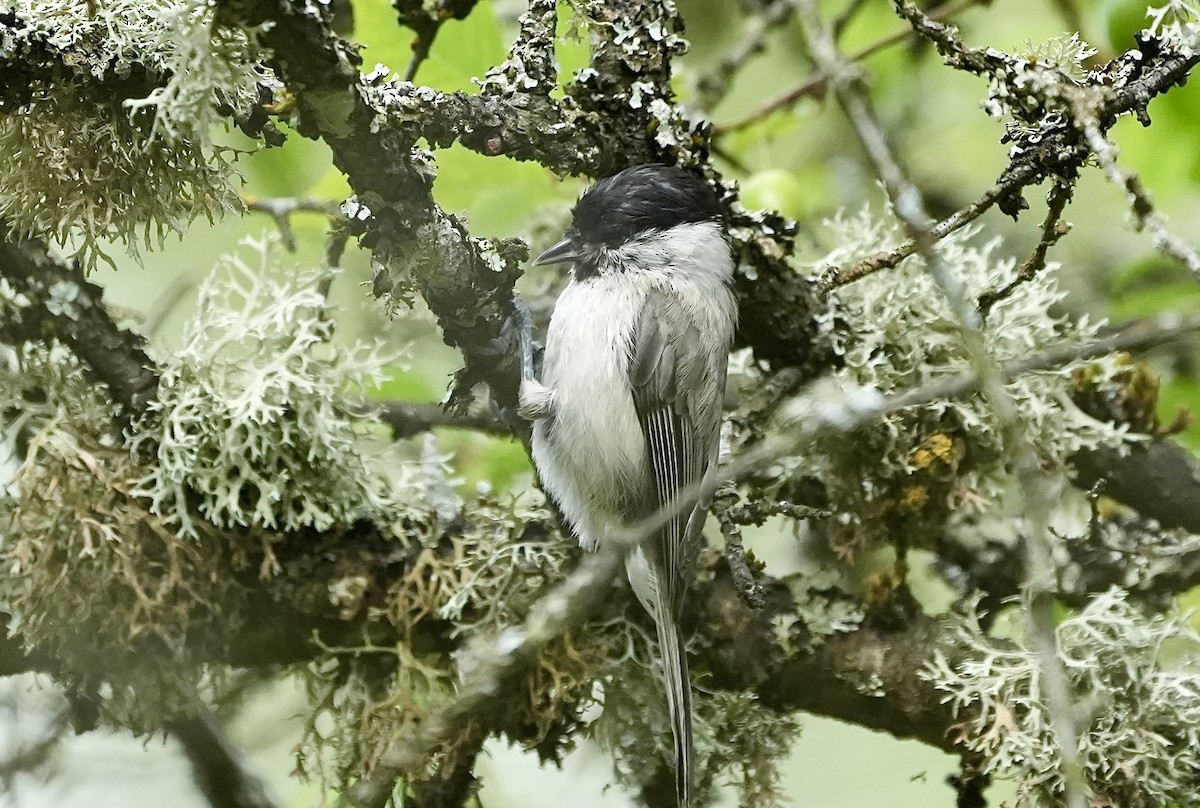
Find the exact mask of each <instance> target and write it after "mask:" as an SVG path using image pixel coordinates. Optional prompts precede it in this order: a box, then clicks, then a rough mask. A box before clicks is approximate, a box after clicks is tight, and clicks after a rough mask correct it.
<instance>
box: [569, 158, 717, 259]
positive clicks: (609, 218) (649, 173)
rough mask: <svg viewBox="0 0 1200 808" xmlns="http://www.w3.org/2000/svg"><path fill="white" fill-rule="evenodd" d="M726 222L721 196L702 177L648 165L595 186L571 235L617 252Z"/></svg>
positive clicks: (583, 200)
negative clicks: (658, 236)
mask: <svg viewBox="0 0 1200 808" xmlns="http://www.w3.org/2000/svg"><path fill="white" fill-rule="evenodd" d="M723 216H724V212H723V210H722V208H721V202H720V200H719V199H717V195H716V194H715V193H713V190H712V188H710V187H709V185H708V183H706V182H705V181H704V180H703V179H701V178H700V177H699V176H698V175H696V174H692V173H691V172H688V171H684V170H682V169H679V168H674V167H672V166H662V165H654V164H646V165H639V166H633V167H632V168H627V169H625V170H624V171H622V172H620V173H619V174H614V175H613V176H611V177H606V178H605V179H602V180H600V181H599V182H597V183H596V184H595V185H593V186H592V187H591V188H590V189H589V190H588V191H587V192H586V193H585V194H584V195H583V196H581V197H580V198H579V201H578V202H577V203H576V204H575V210H574V213H573V222H572V230H573V231H574V233H575V234H576V237H577V238H578V240H579V241H582V242H583V243H585V244H592V245H601V244H603V245H605V246H607V247H616V246H618V245H620V244H624V243H625V242H626V241H628V240H629V239H631V238H633V237H634V236H637V235H639V234H640V233H644V232H646V231H649V230H668V229H670V228H672V227H674V226H675V225H678V224H687V223H690V222H707V221H719V220H721V218H722V217H723Z"/></svg>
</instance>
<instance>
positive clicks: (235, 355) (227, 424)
mask: <svg viewBox="0 0 1200 808" xmlns="http://www.w3.org/2000/svg"><path fill="white" fill-rule="evenodd" d="M272 243H273V242H272V240H265V241H255V240H252V239H251V240H247V241H245V242H243V245H242V246H243V249H242V253H241V254H235V255H231V256H227V257H226V258H224V259H222V262H221V266H219V267H218V271H217V272H216V273H215V274H214V275H213V276H212V278H210V280H208V281H207V282H206V283H205V285H204V286H203V288H202V290H201V292H200V299H199V303H198V306H197V310H196V313H195V315H194V316H193V317H192V319H191V321H190V322H189V323H188V325H187V326H186V327H185V330H184V334H183V337H182V339H183V344H182V345H181V347H180V348H179V350H178V351H176V352H175V353H174V354H173V355H172V356H171V357H169V358H168V359H167V360H166V361H165V362H164V363H163V366H162V368H161V381H160V383H159V388H158V399H157V400H156V401H155V402H154V403H153V404H152V405H151V407H150V413H149V415H148V416H147V418H146V419H144V420H143V422H142V423H140V424H139V425H138V426H137V428H136V430H135V436H136V437H135V438H134V441H133V443H134V448H135V449H137V450H145V449H146V447H150V448H151V449H152V450H153V452H154V453H155V455H156V458H157V464H156V465H155V466H154V468H153V469H152V470H151V471H150V472H149V473H148V474H147V475H145V477H143V478H142V480H141V481H140V482H139V484H138V489H137V493H138V494H140V495H141V496H144V497H146V498H147V499H148V501H149V507H150V510H151V511H152V512H153V513H154V514H156V515H160V516H162V518H163V519H164V521H166V522H167V523H168V524H170V525H173V526H175V527H176V528H177V529H178V530H179V532H180V533H181V534H183V535H194V534H195V532H196V528H195V525H194V524H193V520H192V517H191V512H190V509H191V507H192V503H193V502H194V503H195V507H197V508H198V509H199V511H200V513H201V514H203V516H204V517H205V518H206V519H207V520H208V521H209V522H211V523H212V524H214V525H217V526H220V527H233V526H243V527H259V528H269V529H275V528H279V529H284V530H289V531H292V530H298V529H300V528H305V527H313V528H316V529H318V530H325V529H327V528H329V527H330V526H332V525H335V524H337V525H348V524H350V523H353V522H355V521H356V520H359V519H371V520H375V521H386V520H387V519H388V518H389V517H390V507H389V506H390V505H391V500H390V498H389V485H388V482H387V479H386V477H385V475H384V474H383V473H382V470H380V469H376V468H374V467H373V466H372V464H371V462H370V461H369V459H368V458H367V457H366V456H365V453H366V445H365V442H364V440H363V439H364V437H365V435H364V431H365V430H366V429H367V425H366V423H365V419H364V416H365V413H364V412H363V411H362V409H363V408H362V406H361V405H360V404H359V400H360V398H361V393H362V392H363V390H364V388H365V387H366V386H367V385H369V384H372V383H374V382H378V381H379V380H380V379H381V375H382V373H383V370H384V366H385V363H386V359H385V358H384V357H383V356H382V355H381V354H380V352H379V351H378V349H377V348H375V347H371V346H363V345H359V346H356V347H353V348H345V347H341V346H338V345H336V344H335V343H334V342H333V341H332V338H333V332H334V324H333V321H332V319H331V318H330V316H329V312H328V304H327V302H326V299H325V297H324V295H323V294H322V292H321V291H320V289H319V280H320V278H319V275H317V274H314V273H299V274H293V275H291V276H289V277H288V278H286V279H281V280H275V279H272V278H271V277H270V270H271V267H272V255H271V249H272ZM249 262H254V263H255V265H254V266H252V265H251V264H250V263H249ZM356 394H358V395H357V396H356Z"/></svg>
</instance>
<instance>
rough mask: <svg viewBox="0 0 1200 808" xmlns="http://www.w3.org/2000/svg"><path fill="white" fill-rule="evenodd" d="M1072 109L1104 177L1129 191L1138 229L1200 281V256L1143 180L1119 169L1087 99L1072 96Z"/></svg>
mask: <svg viewBox="0 0 1200 808" xmlns="http://www.w3.org/2000/svg"><path fill="white" fill-rule="evenodd" d="M1071 106H1072V109H1073V111H1074V113H1075V119H1076V120H1077V121H1078V122H1079V124H1080V125H1081V126H1082V128H1083V136H1084V138H1086V139H1087V143H1088V147H1089V148H1091V150H1092V152H1093V153H1094V154H1095V155H1096V160H1097V161H1098V162H1099V163H1100V167H1101V168H1102V169H1104V175H1105V176H1106V177H1108V180H1109V182H1111V183H1112V184H1113V185H1116V186H1117V187H1118V188H1121V189H1122V190H1124V191H1125V194H1126V196H1127V198H1128V200H1129V209H1130V211H1131V212H1132V214H1133V222H1134V227H1135V229H1137V230H1138V231H1141V230H1148V231H1150V237H1151V238H1152V239H1153V241H1154V246H1155V248H1157V249H1158V251H1159V252H1161V253H1162V254H1163V255H1165V256H1167V257H1168V258H1174V259H1175V260H1176V261H1178V262H1180V263H1181V264H1183V265H1184V266H1185V267H1187V269H1188V271H1189V272H1190V273H1192V277H1193V278H1195V279H1196V280H1200V255H1198V254H1197V253H1196V250H1195V249H1194V248H1193V247H1192V246H1191V245H1189V244H1188V243H1187V242H1186V241H1184V240H1183V239H1182V238H1180V237H1179V236H1177V235H1175V234H1174V233H1172V232H1171V231H1169V230H1168V229H1167V223H1166V221H1165V220H1164V219H1163V216H1162V214H1161V213H1159V212H1158V211H1157V210H1155V208H1154V202H1153V200H1151V199H1150V193H1149V191H1147V190H1146V188H1145V186H1144V185H1142V180H1141V178H1140V177H1138V175H1137V174H1135V173H1133V172H1131V171H1126V170H1125V169H1123V168H1121V166H1119V165H1117V147H1116V146H1115V145H1113V143H1112V141H1110V140H1109V139H1108V138H1106V137H1105V136H1104V133H1103V132H1101V131H1100V124H1099V122H1098V121H1097V120H1096V114H1095V112H1094V111H1093V110H1092V107H1091V105H1090V104H1089V103H1088V101H1087V99H1086V98H1085V96H1084V95H1083V94H1082V93H1072V95H1071Z"/></svg>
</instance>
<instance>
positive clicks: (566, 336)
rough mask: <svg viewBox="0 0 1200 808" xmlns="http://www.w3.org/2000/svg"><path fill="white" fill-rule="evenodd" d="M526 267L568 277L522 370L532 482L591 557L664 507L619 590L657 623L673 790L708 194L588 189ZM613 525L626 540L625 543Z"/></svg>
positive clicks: (726, 265) (701, 379)
mask: <svg viewBox="0 0 1200 808" xmlns="http://www.w3.org/2000/svg"><path fill="white" fill-rule="evenodd" d="M534 263H535V265H553V264H567V265H569V267H570V280H569V282H568V283H567V285H566V287H565V288H564V289H563V291H562V292H561V294H560V295H559V297H558V299H557V301H556V302H555V306H554V311H553V313H552V315H551V318H550V324H549V327H548V329H547V333H546V338H545V345H544V353H543V359H542V368H541V378H540V379H538V378H535V377H534V374H533V371H532V362H531V361H524V362H523V365H522V367H523V371H522V376H523V378H522V381H521V386H520V392H519V408H518V412H519V413H520V414H521V415H522V416H523V417H525V418H527V419H529V420H530V421H532V437H531V455H532V458H533V462H534V466H535V468H536V469H537V473H538V477H539V479H540V481H541V485H542V488H543V489H544V490H545V491H546V492H547V493H548V494H549V496H550V497H551V498H552V499H553V501H554V502H555V503H556V504H557V506H558V508H559V510H560V512H561V513H562V515H563V518H564V519H565V521H566V522H567V523H568V525H569V527H570V528H571V531H572V532H573V533H574V535H575V537H576V538H577V539H578V541H579V542H580V544H581V545H582V546H583V547H584V548H585V549H589V550H594V549H597V548H598V547H600V546H603V545H604V544H605V542H606V541H617V540H618V538H617V537H618V536H622V535H628V531H629V530H630V529H631V527H632V526H633V525H636V524H637V523H638V522H639V521H643V520H647V519H651V518H652V517H654V516H656V515H657V516H660V517H661V516H662V515H663V514H664V513H665V512H667V511H669V512H670V513H671V515H670V517H669V518H665V519H661V518H660V519H659V522H660V526H659V527H658V528H657V529H656V530H655V531H654V533H653V535H651V536H648V537H646V538H645V540H643V541H642V542H640V543H639V544H636V546H634V547H633V549H631V550H629V552H628V555H627V556H626V558H625V569H626V574H627V577H628V578H629V582H630V585H631V588H632V589H633V591H634V593H635V595H636V596H637V598H638V600H639V601H640V602H641V604H642V606H643V607H644V608H645V609H646V610H647V611H648V612H649V613H650V615H651V616H652V617H653V618H654V622H655V625H656V628H657V639H658V650H659V655H660V660H661V663H662V675H663V680H664V684H665V689H666V700H667V707H668V712H669V715H670V720H671V726H672V735H673V746H674V772H675V791H676V797H677V801H678V804H679V806H681V808H691V806H692V804H693V792H694V790H695V772H694V768H695V764H694V758H695V751H694V741H693V730H692V691H691V682H690V679H689V676H688V666H687V651H686V642H685V638H684V636H683V633H682V631H681V628H680V620H681V617H682V614H683V608H684V604H685V601H686V597H687V594H688V588H689V583H690V581H691V579H692V577H693V574H694V567H695V563H696V557H697V555H698V552H699V548H700V546H701V545H702V544H703V538H702V535H701V531H702V528H703V524H704V520H705V517H706V514H707V506H708V504H707V503H705V502H702V501H700V498H699V497H698V494H697V490H698V489H699V488H700V486H701V484H702V482H703V481H704V480H705V478H706V477H707V476H708V475H710V474H712V473H714V470H715V469H716V466H717V462H718V455H719V452H720V432H721V418H722V413H721V407H722V402H723V400H724V396H725V385H726V374H727V370H728V362H729V351H730V348H731V345H732V342H733V334H734V329H735V327H736V323H737V316H738V310H737V303H736V299H735V297H734V294H733V291H732V289H731V283H732V278H733V271H734V260H733V251H732V248H731V241H730V236H729V231H728V227H727V224H726V219H725V215H724V211H723V208H722V206H721V202H720V199H719V198H718V196H717V194H716V192H715V191H714V190H713V189H712V188H711V187H710V186H709V184H708V183H707V182H706V181H705V180H704V179H703V178H702V177H701V176H699V175H698V174H695V173H692V172H690V171H687V170H684V169H680V168H675V167H671V166H666V165H658V164H643V165H636V166H633V167H630V168H626V169H625V170H623V171H620V172H619V173H617V174H614V175H613V176H610V177H607V178H605V179H601V180H600V181H598V182H597V183H596V184H595V185H593V186H592V187H591V188H590V189H588V190H587V191H586V192H584V193H583V195H582V196H581V197H580V198H579V200H578V201H577V202H576V204H575V206H574V208H573V210H572V213H571V224H570V226H569V228H568V229H567V231H566V233H565V234H564V237H563V239H562V240H561V241H559V242H558V243H556V244H555V245H554V246H552V247H550V248H549V249H548V250H546V251H545V252H544V253H542V254H541V255H540V256H539V257H538V258H537V259H536V260H535V261H534ZM622 531H625V533H622Z"/></svg>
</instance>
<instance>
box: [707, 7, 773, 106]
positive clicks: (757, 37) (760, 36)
mask: <svg viewBox="0 0 1200 808" xmlns="http://www.w3.org/2000/svg"><path fill="white" fill-rule="evenodd" d="M794 11H795V6H794V5H793V3H792V0H774V1H773V2H772V3H770V4H769V5H767V6H766V7H764V8H762V9H761V10H760V11H759V12H758V13H756V14H751V15H750V16H749V17H747V18H746V20H745V22H743V23H742V35H741V37H740V38H739V39H738V41H737V42H735V43H734V44H733V46H732V47H730V48H729V49H728V50H727V51H725V55H724V57H722V59H721V60H720V61H719V62H718V63H717V66H716V67H715V68H713V70H712V72H711V73H709V74H707V75H705V76H701V77H700V79H699V81H697V82H696V90H697V95H698V103H699V106H700V107H701V108H702V109H711V108H712V107H713V105H715V104H716V103H717V101H719V100H721V97H722V96H724V95H725V92H726V91H727V90H728V89H729V85H730V83H732V81H733V78H734V76H736V75H737V72H738V71H739V70H741V69H742V67H743V66H744V65H745V64H746V62H748V61H749V60H750V59H751V57H753V56H754V55H755V54H757V53H760V52H761V51H762V49H763V48H764V47H766V39H767V34H769V33H771V31H773V30H775V29H776V28H778V27H779V26H781V25H783V24H784V23H786V22H787V21H788V20H789V19H790V18H791V16H792V13H793V12H794Z"/></svg>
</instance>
